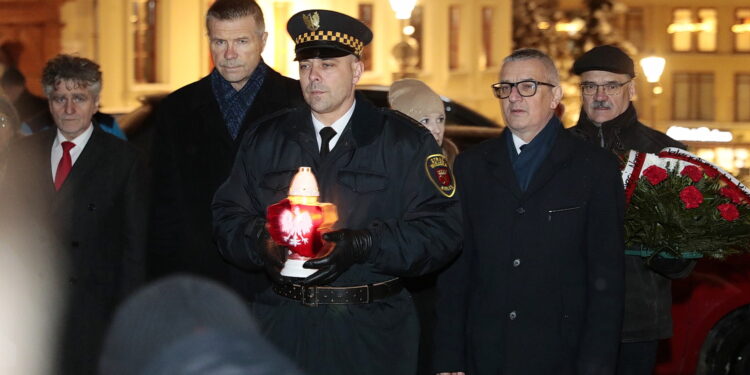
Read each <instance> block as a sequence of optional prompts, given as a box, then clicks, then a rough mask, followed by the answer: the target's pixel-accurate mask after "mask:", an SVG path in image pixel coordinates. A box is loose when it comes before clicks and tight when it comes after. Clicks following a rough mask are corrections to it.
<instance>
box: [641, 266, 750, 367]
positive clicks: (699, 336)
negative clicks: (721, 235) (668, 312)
mask: <svg viewBox="0 0 750 375" xmlns="http://www.w3.org/2000/svg"><path fill="white" fill-rule="evenodd" d="M672 300H673V305H672V318H673V321H674V326H673V331H674V336H673V337H672V339H670V340H668V341H666V342H664V344H663V345H661V346H660V350H659V359H658V365H657V369H656V372H655V374H657V375H684V374H696V375H740V374H742V375H747V374H750V255H740V256H734V257H730V258H728V259H726V260H723V261H720V260H711V259H701V260H699V261H698V264H697V265H696V267H695V269H694V270H693V272H692V273H691V274H690V276H689V277H687V278H685V279H682V280H676V281H674V282H673V284H672Z"/></svg>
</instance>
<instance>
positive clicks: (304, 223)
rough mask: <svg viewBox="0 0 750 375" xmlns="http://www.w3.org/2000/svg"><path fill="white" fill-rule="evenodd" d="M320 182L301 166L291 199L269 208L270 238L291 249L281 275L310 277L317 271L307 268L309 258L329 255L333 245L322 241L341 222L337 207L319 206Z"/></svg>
mask: <svg viewBox="0 0 750 375" xmlns="http://www.w3.org/2000/svg"><path fill="white" fill-rule="evenodd" d="M319 196H320V192H319V190H318V182H317V181H316V179H315V175H314V174H313V173H312V171H311V170H310V167H300V168H299V171H298V172H297V174H296V175H294V178H293V179H292V183H291V186H290V187H289V196H288V197H287V198H286V199H283V200H281V201H280V202H278V203H276V204H273V205H270V206H268V209H267V211H266V220H267V224H266V228H267V229H268V233H270V234H271V238H273V240H274V241H275V242H276V243H277V244H279V245H281V246H285V247H287V248H288V249H289V253H288V254H287V261H286V263H284V268H283V269H282V270H281V274H282V275H283V276H287V277H307V276H310V275H312V274H313V273H315V272H316V271H317V270H316V269H310V268H304V267H302V265H303V264H304V263H305V262H306V261H307V260H309V259H311V258H315V257H317V256H321V255H324V254H326V253H327V252H328V251H329V250H330V248H331V247H332V244H330V243H328V242H325V241H323V239H322V237H321V236H322V235H323V233H325V232H327V231H329V230H330V228H331V227H332V226H333V224H334V223H336V221H337V220H338V214H337V211H336V206H335V205H333V204H331V203H320V202H318V197H319Z"/></svg>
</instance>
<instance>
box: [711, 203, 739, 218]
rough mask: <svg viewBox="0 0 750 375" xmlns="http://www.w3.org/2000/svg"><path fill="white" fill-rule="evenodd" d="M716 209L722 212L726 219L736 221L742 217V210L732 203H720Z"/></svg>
mask: <svg viewBox="0 0 750 375" xmlns="http://www.w3.org/2000/svg"><path fill="white" fill-rule="evenodd" d="M716 209H718V210H719V212H721V217H723V218H724V219H725V220H726V221H735V220H737V219H738V218H739V217H740V212H739V211H738V210H737V206H735V205H733V204H731V203H724V204H720V205H719V206H717V207H716Z"/></svg>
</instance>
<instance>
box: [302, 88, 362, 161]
mask: <svg viewBox="0 0 750 375" xmlns="http://www.w3.org/2000/svg"><path fill="white" fill-rule="evenodd" d="M356 104H357V101H356V100H355V101H353V102H352V106H351V107H350V108H349V110H348V111H346V113H344V115H343V116H341V118H339V119H338V120H336V121H334V122H333V124H331V125H330V126H331V127H332V128H333V130H335V131H336V135H334V136H333V138H331V141H330V142H329V143H328V149H329V150H333V148H334V147H335V146H336V142H338V141H339V137H340V136H341V133H343V132H344V129H345V128H346V124H348V123H349V120H350V119H351V118H352V115H353V114H354V107H355V106H356ZM310 116H311V117H312V123H313V127H315V139H316V140H317V141H318V150H320V147H321V145H320V143H321V140H320V130H321V129H323V128H324V127H325V126H326V125H325V124H323V123H322V122H320V121H318V119H316V118H315V116H313V114H312V112H310Z"/></svg>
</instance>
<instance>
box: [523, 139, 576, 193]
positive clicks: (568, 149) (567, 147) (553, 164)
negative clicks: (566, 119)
mask: <svg viewBox="0 0 750 375" xmlns="http://www.w3.org/2000/svg"><path fill="white" fill-rule="evenodd" d="M571 137H573V136H572V135H571V134H570V133H568V131H567V130H565V129H560V131H559V132H558V133H557V139H555V143H554V144H553V145H552V150H550V152H549V154H548V155H547V158H546V159H545V160H544V162H543V163H542V165H540V166H539V169H538V170H537V171H536V173H534V176H533V177H532V178H531V183H529V187H528V188H527V189H526V192H525V195H527V196H530V195H532V194H534V192H536V191H537V190H539V189H541V188H542V187H544V186H545V185H546V184H547V183H548V182H549V181H550V180H551V179H552V178H553V177H554V176H555V174H557V173H558V172H559V171H561V170H562V169H564V168H565V166H566V165H567V163H568V161H569V160H570V158H571V157H572V156H573V153H574V152H575V149H574V147H573V143H572V142H571Z"/></svg>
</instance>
